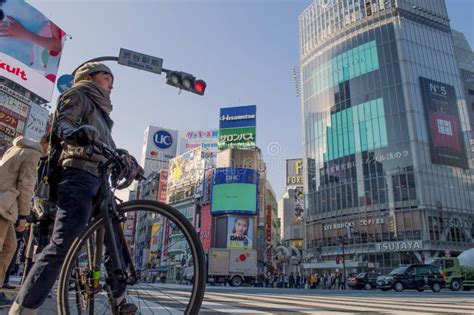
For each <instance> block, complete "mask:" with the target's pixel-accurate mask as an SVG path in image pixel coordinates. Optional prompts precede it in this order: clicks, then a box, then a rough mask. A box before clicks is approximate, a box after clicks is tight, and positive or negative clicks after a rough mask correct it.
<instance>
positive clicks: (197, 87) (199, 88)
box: [193, 80, 207, 95]
mask: <svg viewBox="0 0 474 315" xmlns="http://www.w3.org/2000/svg"><path fill="white" fill-rule="evenodd" d="M206 86H207V85H206V82H204V81H203V80H196V81H195V82H194V89H193V90H194V93H196V94H199V95H203V94H204V91H205V90H206Z"/></svg>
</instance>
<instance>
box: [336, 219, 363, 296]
mask: <svg viewBox="0 0 474 315" xmlns="http://www.w3.org/2000/svg"><path fill="white" fill-rule="evenodd" d="M358 234H359V232H357V231H354V229H353V228H352V226H348V227H347V233H346V234H345V235H343V236H342V237H341V236H339V237H338V241H339V244H340V245H341V249H342V270H343V275H342V281H343V283H344V289H345V288H346V279H347V275H346V257H345V251H344V242H345V241H346V240H349V239H352V237H353V236H356V235H358Z"/></svg>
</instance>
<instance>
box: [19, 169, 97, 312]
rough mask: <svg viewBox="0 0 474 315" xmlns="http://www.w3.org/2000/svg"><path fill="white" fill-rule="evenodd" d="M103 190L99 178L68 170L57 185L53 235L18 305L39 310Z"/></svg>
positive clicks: (27, 282) (39, 258) (28, 279)
mask: <svg viewBox="0 0 474 315" xmlns="http://www.w3.org/2000/svg"><path fill="white" fill-rule="evenodd" d="M99 188H100V180H99V178H98V177H96V176H94V175H92V174H90V173H87V172H86V171H83V170H79V169H74V168H66V169H64V170H63V172H62V175H61V180H60V182H59V184H58V207H59V209H58V211H57V214H56V220H55V222H54V229H53V234H52V236H51V240H50V242H49V244H48V245H47V246H46V247H45V248H44V250H43V251H42V252H41V254H40V255H39V257H38V260H37V261H36V262H35V264H34V265H33V268H32V269H31V270H30V272H29V274H28V276H27V278H26V280H25V283H24V284H23V285H22V287H21V290H20V292H19V293H18V296H17V298H16V302H17V303H18V304H20V305H21V306H23V307H27V308H31V309H37V308H39V307H40V306H41V305H42V304H43V303H44V301H45V299H46V297H47V296H48V293H49V292H50V291H51V289H52V287H53V286H54V283H55V281H56V279H57V277H58V275H59V272H60V270H61V265H62V263H63V261H64V258H65V257H66V254H67V252H68V250H69V248H70V247H71V245H72V242H73V241H74V239H75V238H76V237H77V236H78V235H79V234H80V233H81V232H83V231H84V229H85V227H86V225H87V222H88V221H89V218H90V216H91V213H92V208H93V200H94V197H96V196H97V193H98V192H99Z"/></svg>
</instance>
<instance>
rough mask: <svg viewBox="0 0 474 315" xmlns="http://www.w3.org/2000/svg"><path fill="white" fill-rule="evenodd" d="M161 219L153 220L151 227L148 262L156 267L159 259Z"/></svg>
mask: <svg viewBox="0 0 474 315" xmlns="http://www.w3.org/2000/svg"><path fill="white" fill-rule="evenodd" d="M161 232H162V231H161V217H158V218H156V219H155V222H154V223H153V225H152V226H151V239H150V255H149V262H150V263H151V264H152V265H155V266H156V265H158V264H159V262H160V259H161V250H160V245H161V239H160V238H161V234H162V233H161Z"/></svg>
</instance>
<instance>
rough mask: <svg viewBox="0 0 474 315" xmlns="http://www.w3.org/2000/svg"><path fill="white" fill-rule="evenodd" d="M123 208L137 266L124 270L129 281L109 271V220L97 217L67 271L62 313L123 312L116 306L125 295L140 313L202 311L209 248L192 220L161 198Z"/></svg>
mask: <svg viewBox="0 0 474 315" xmlns="http://www.w3.org/2000/svg"><path fill="white" fill-rule="evenodd" d="M117 212H118V213H119V216H121V217H122V222H121V223H120V229H122V231H123V235H124V237H125V239H124V240H123V244H124V246H125V244H126V246H127V247H128V248H129V251H130V254H131V263H132V264H133V266H130V265H129V266H127V267H126V268H124V271H125V270H126V271H127V273H126V274H127V275H128V277H127V279H123V278H122V279H118V278H117V277H115V276H114V274H113V273H112V272H111V271H110V270H108V269H110V268H108V267H110V266H109V265H108V258H107V257H108V255H107V250H106V249H105V248H104V246H102V245H103V238H104V236H103V235H104V222H103V219H102V218H100V219H98V220H95V221H94V220H93V221H91V223H90V225H89V227H88V229H87V230H86V232H84V233H83V234H82V235H81V236H80V237H78V238H77V239H76V240H75V241H74V243H73V245H72V246H71V248H70V250H69V252H68V255H67V256H66V259H65V262H64V264H63V267H62V269H61V274H60V278H59V287H58V312H59V314H118V308H117V306H116V305H117V304H118V303H119V301H121V300H122V299H123V298H124V297H125V299H126V302H128V303H132V304H134V305H135V306H136V307H137V308H138V311H137V313H136V314H182V313H185V314H197V313H198V312H199V309H200V307H201V303H202V299H203V296H204V291H205V283H206V271H205V265H204V264H205V258H204V251H203V249H202V245H201V242H200V240H199V237H198V236H197V234H196V232H195V230H194V228H193V225H192V224H191V222H190V221H189V220H188V219H187V218H186V217H185V216H184V215H183V214H182V213H181V212H180V211H178V210H177V209H175V208H173V207H171V206H168V205H166V204H162V203H159V202H157V201H149V200H134V201H129V202H125V203H123V204H120V205H118V209H117ZM117 222H118V221H117ZM116 226H119V225H118V223H117V224H116ZM131 270H135V271H136V273H135V274H133V273H132V272H131ZM131 274H133V276H134V277H132V276H131ZM136 280H138V281H136ZM127 284H128V285H127Z"/></svg>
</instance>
